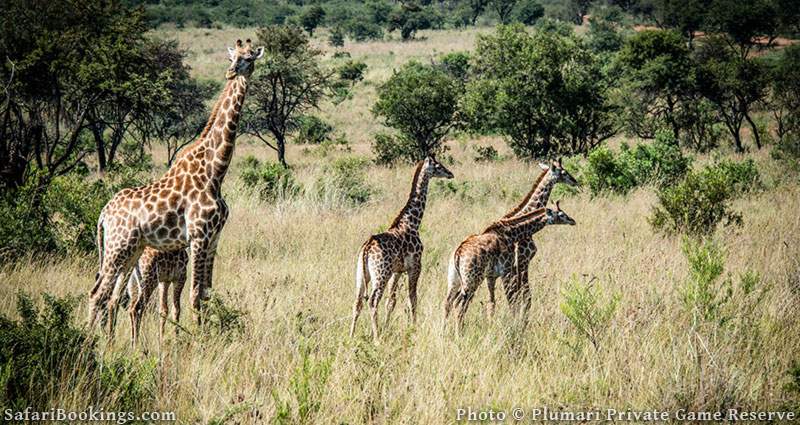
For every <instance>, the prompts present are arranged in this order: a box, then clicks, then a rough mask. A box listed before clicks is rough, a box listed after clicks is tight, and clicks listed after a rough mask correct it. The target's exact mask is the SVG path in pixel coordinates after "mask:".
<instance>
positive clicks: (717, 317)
mask: <svg viewBox="0 0 800 425" xmlns="http://www.w3.org/2000/svg"><path fill="white" fill-rule="evenodd" d="M682 249H683V255H685V256H686V260H687V262H688V263H689V279H688V280H687V281H686V283H685V284H684V286H683V288H682V289H681V297H682V299H683V303H684V305H685V306H686V308H687V309H688V310H689V311H691V312H692V313H693V314H694V315H695V318H696V319H700V320H701V321H723V322H724V319H723V318H722V308H723V307H724V305H725V303H727V302H728V301H729V300H730V299H731V297H732V295H733V286H732V282H731V280H730V279H722V280H721V279H720V277H722V273H723V272H724V270H725V256H724V254H723V253H722V250H721V249H720V248H719V246H717V245H716V244H715V243H713V242H711V241H694V240H692V239H689V238H685V239H684V240H683V246H682ZM746 284H753V282H752V279H751V278H747V282H746Z"/></svg>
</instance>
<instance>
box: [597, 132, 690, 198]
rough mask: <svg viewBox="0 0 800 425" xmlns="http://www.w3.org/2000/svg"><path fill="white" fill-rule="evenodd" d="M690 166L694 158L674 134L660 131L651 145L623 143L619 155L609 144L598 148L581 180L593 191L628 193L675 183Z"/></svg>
mask: <svg viewBox="0 0 800 425" xmlns="http://www.w3.org/2000/svg"><path fill="white" fill-rule="evenodd" d="M690 165H691V158H689V157H686V156H684V155H683V153H682V152H681V150H680V148H679V147H678V145H677V142H676V141H675V140H674V139H673V138H672V136H671V134H669V133H667V132H659V133H658V134H657V136H656V140H655V141H653V142H652V143H650V144H644V143H642V144H639V145H637V146H636V147H634V148H630V147H628V145H626V144H623V145H622V149H621V151H620V153H619V154H618V155H615V154H614V153H613V152H612V151H611V150H610V149H609V148H607V147H600V148H597V149H595V150H594V151H592V152H591V153H590V154H589V157H588V162H587V166H586V168H585V169H584V173H583V176H582V180H583V181H584V184H586V185H587V186H588V187H589V189H590V190H591V192H592V193H593V194H598V193H603V192H614V193H620V194H625V193H627V192H628V191H630V190H631V189H633V188H634V187H637V186H642V185H647V184H653V185H655V186H656V187H666V186H668V185H672V184H675V183H676V182H678V181H679V180H680V179H681V178H683V176H685V175H686V173H687V172H688V170H689V167H690Z"/></svg>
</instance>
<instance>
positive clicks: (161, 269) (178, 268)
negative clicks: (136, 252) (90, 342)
mask: <svg viewBox="0 0 800 425" xmlns="http://www.w3.org/2000/svg"><path fill="white" fill-rule="evenodd" d="M188 263H189V256H188V255H187V254H186V250H185V249H177V250H175V251H159V250H156V249H153V248H150V247H147V248H145V249H144V251H142V255H141V257H139V261H138V262H137V263H136V266H134V268H133V271H132V272H131V274H130V277H129V278H128V284H127V291H126V293H125V294H124V295H125V296H126V297H127V299H122V298H120V296H121V295H123V294H122V289H123V288H122V286H123V285H122V284H123V282H124V281H123V280H122V279H117V284H116V286H115V287H114V291H113V292H112V293H111V299H110V300H109V305H112V304H113V305H117V304H118V303H119V304H123V305H128V310H129V314H130V317H131V345H133V346H135V345H136V341H137V339H138V333H139V327H140V324H141V317H142V313H143V311H144V309H145V308H146V307H147V303H148V301H149V300H150V295H151V294H152V293H153V290H154V289H155V287H156V284H158V286H159V298H160V300H159V305H160V309H161V326H160V328H159V334H158V340H159V342H160V341H161V339H162V336H163V334H164V325H165V324H166V319H167V315H168V314H169V305H168V298H169V294H168V291H169V286H170V284H174V286H173V288H172V289H173V297H172V306H173V311H172V320H173V321H175V322H176V323H177V322H178V321H179V319H180V315H181V293H182V292H183V286H184V284H185V283H186V266H187V265H188ZM143 276H147V277H148V280H147V281H145V280H143V279H142V277H143ZM109 314H112V313H111V312H110V311H109ZM115 316H116V315H115ZM115 316H114V317H111V318H110V320H112V321H114V325H116V317H115ZM111 330H112V331H113V326H112V327H111ZM112 336H113V335H112Z"/></svg>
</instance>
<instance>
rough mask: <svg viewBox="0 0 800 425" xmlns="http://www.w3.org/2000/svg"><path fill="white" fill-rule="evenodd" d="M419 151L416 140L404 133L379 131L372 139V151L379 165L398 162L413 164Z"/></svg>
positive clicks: (390, 164)
mask: <svg viewBox="0 0 800 425" xmlns="http://www.w3.org/2000/svg"><path fill="white" fill-rule="evenodd" d="M417 151H418V149H417V146H416V144H415V143H414V141H413V140H410V139H408V138H406V137H403V136H402V135H398V136H395V135H391V134H388V133H378V134H376V135H375V139H374V140H373V141H372V153H373V154H374V155H375V163H376V164H378V165H385V166H392V165H395V164H397V163H398V162H405V163H409V164H413V163H414V162H415V161H416V160H417V156H418V153H417Z"/></svg>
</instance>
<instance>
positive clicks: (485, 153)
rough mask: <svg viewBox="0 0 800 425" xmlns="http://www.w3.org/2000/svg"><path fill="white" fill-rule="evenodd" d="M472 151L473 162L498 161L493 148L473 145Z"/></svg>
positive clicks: (498, 155) (497, 155) (498, 156)
mask: <svg viewBox="0 0 800 425" xmlns="http://www.w3.org/2000/svg"><path fill="white" fill-rule="evenodd" d="M473 149H474V150H475V156H474V159H475V162H494V161H498V160H499V159H500V154H499V153H498V152H497V149H495V148H494V146H491V145H490V146H480V145H475V146H474V147H473Z"/></svg>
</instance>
